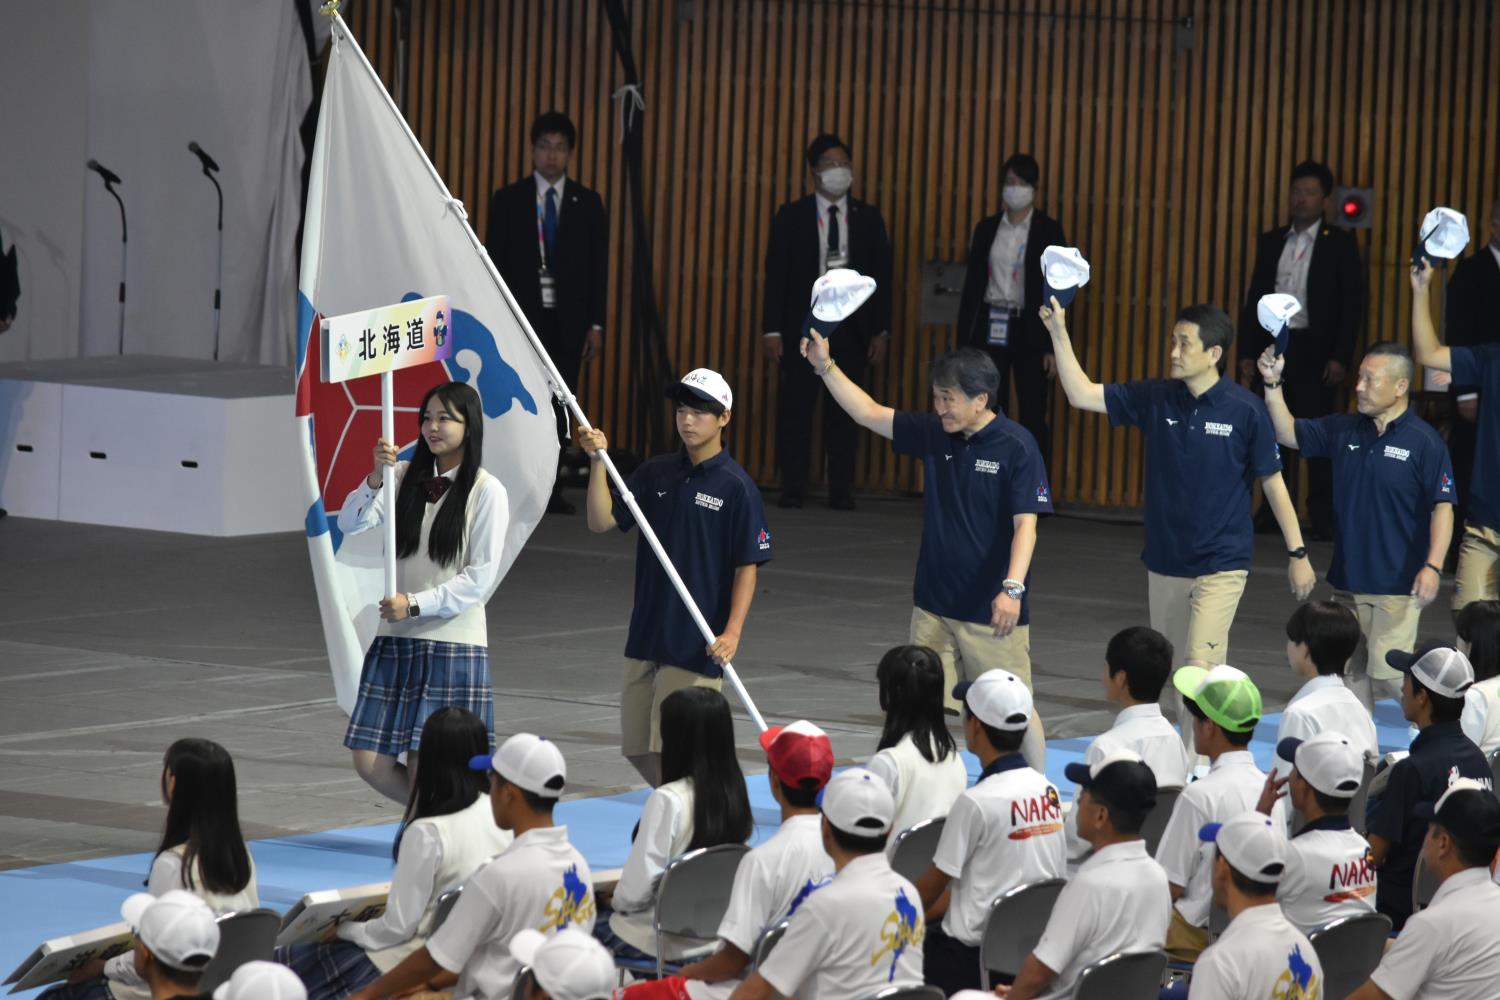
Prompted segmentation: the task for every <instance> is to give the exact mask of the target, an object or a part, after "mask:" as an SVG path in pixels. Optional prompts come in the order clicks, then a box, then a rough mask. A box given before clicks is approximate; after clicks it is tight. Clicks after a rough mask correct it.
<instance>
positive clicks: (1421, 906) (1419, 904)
mask: <svg viewBox="0 0 1500 1000" xmlns="http://www.w3.org/2000/svg"><path fill="white" fill-rule="evenodd" d="M1437 890H1438V880H1437V876H1435V875H1433V874H1432V872H1430V871H1428V870H1427V866H1426V865H1425V864H1423V863H1422V859H1421V858H1418V859H1417V870H1416V871H1415V872H1414V873H1412V877H1411V911H1412V912H1413V913H1416V912H1417V911H1418V910H1425V909H1427V904H1428V903H1431V902H1432V897H1433V896H1434V895H1435V894H1436V893H1437Z"/></svg>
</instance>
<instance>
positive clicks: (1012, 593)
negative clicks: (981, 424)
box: [1000, 580, 1026, 601]
mask: <svg viewBox="0 0 1500 1000" xmlns="http://www.w3.org/2000/svg"><path fill="white" fill-rule="evenodd" d="M1000 587H1001V589H1002V590H1004V591H1005V596H1006V597H1009V598H1010V599H1011V600H1013V601H1019V600H1020V599H1021V595H1022V594H1024V593H1026V584H1024V583H1022V582H1021V581H1020V580H1002V581H1001V582H1000Z"/></svg>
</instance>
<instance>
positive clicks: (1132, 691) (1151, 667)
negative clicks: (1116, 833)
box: [1065, 625, 1192, 858]
mask: <svg viewBox="0 0 1500 1000" xmlns="http://www.w3.org/2000/svg"><path fill="white" fill-rule="evenodd" d="M1170 676H1172V644H1171V643H1170V642H1168V641H1167V637H1166V636H1164V635H1162V634H1161V633H1160V632H1158V631H1156V630H1155V629H1152V628H1147V627H1146V626H1144V625H1133V626H1131V627H1130V628H1127V629H1124V630H1122V631H1119V632H1116V633H1115V634H1114V636H1113V637H1112V638H1111V639H1110V640H1109V646H1108V647H1107V648H1106V649H1105V651H1104V697H1105V699H1106V700H1108V701H1109V702H1110V704H1112V705H1118V706H1119V707H1120V714H1119V715H1116V716H1115V721H1114V723H1113V724H1112V725H1111V726H1110V727H1109V729H1107V730H1106V731H1104V732H1102V733H1100V734H1099V735H1098V736H1096V737H1094V741H1093V742H1092V743H1090V744H1089V747H1088V749H1087V750H1086V751H1084V754H1083V762H1084V763H1085V764H1097V763H1099V761H1101V760H1103V759H1104V758H1105V757H1108V756H1109V755H1110V754H1112V753H1114V752H1115V751H1117V750H1130V751H1133V752H1135V753H1138V754H1140V756H1141V759H1142V760H1143V761H1145V762H1146V766H1147V767H1149V768H1150V769H1151V773H1152V774H1153V775H1155V776H1156V784H1157V786H1158V787H1160V788H1181V787H1182V786H1183V785H1186V784H1187V779H1188V772H1190V771H1191V770H1192V759H1191V758H1190V757H1189V755H1188V752H1187V747H1185V746H1183V745H1182V737H1180V736H1179V735H1178V734H1177V730H1176V729H1174V728H1172V724H1171V723H1170V722H1168V721H1167V720H1166V717H1165V716H1163V715H1162V714H1161V706H1160V705H1159V704H1158V702H1159V700H1160V699H1161V689H1162V688H1163V687H1165V686H1166V683H1167V678H1168V677H1170ZM1074 816H1075V813H1072V812H1070V813H1068V817H1067V819H1066V821H1065V825H1066V829H1067V835H1068V854H1069V856H1070V857H1074V858H1080V857H1083V855H1085V854H1087V853H1088V849H1089V845H1088V843H1087V842H1086V841H1085V840H1084V839H1083V838H1082V837H1080V836H1079V835H1078V832H1077V830H1076V829H1075V828H1074V823H1075V819H1074Z"/></svg>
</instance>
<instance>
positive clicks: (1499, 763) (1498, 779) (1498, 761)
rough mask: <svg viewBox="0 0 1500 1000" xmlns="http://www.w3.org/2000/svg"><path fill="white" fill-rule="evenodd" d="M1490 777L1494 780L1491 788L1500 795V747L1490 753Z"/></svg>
mask: <svg viewBox="0 0 1500 1000" xmlns="http://www.w3.org/2000/svg"><path fill="white" fill-rule="evenodd" d="M1490 777H1491V778H1493V779H1494V781H1493V783H1492V785H1491V787H1493V788H1494V789H1495V794H1496V795H1500V747H1496V748H1495V749H1493V750H1491V751H1490Z"/></svg>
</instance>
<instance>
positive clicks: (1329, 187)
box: [1292, 160, 1333, 197]
mask: <svg viewBox="0 0 1500 1000" xmlns="http://www.w3.org/2000/svg"><path fill="white" fill-rule="evenodd" d="M1304 177H1312V178H1315V179H1316V180H1317V182H1318V184H1319V185H1320V186H1321V187H1322V188H1323V195H1324V197H1327V196H1328V195H1331V194H1333V171H1332V170H1329V169H1328V166H1327V165H1326V164H1323V163H1319V162H1318V161H1317V160H1303V161H1302V162H1301V163H1299V164H1297V165H1296V166H1295V167H1293V168H1292V180H1293V181H1294V182H1295V181H1300V180H1301V179H1302V178H1304Z"/></svg>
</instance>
